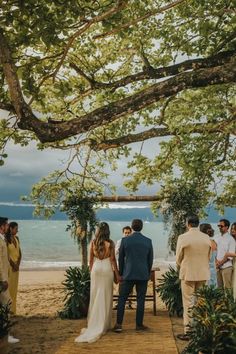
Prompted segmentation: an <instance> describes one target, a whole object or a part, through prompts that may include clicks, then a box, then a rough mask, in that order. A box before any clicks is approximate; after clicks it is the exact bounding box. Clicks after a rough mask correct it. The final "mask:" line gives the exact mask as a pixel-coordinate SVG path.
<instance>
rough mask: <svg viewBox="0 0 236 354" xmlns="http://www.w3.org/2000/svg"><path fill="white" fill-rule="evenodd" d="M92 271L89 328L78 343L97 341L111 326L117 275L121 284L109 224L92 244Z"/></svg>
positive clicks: (101, 227)
mask: <svg viewBox="0 0 236 354" xmlns="http://www.w3.org/2000/svg"><path fill="white" fill-rule="evenodd" d="M89 268H90V272H91V282H90V302H89V311H88V327H87V328H83V329H82V330H81V333H80V335H79V336H78V337H77V338H76V339H75V342H77V343H83V342H87V343H92V342H95V341H97V340H98V339H99V338H100V337H101V336H102V335H103V334H105V333H106V332H107V331H108V330H109V329H110V328H111V327H112V324H111V320H112V300H113V280H114V273H113V271H114V272H115V275H116V277H117V279H118V281H120V276H119V272H118V269H117V263H116V258H115V245H114V242H113V241H112V240H110V229H109V225H108V224H107V223H105V222H102V223H101V224H100V225H99V227H98V228H97V230H96V233H95V239H94V240H93V241H92V242H91V247H90V262H89Z"/></svg>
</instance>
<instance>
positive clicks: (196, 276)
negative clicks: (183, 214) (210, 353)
mask: <svg viewBox="0 0 236 354" xmlns="http://www.w3.org/2000/svg"><path fill="white" fill-rule="evenodd" d="M198 225H199V218H198V216H196V215H193V216H190V217H188V218H187V229H188V231H187V232H186V233H185V234H183V235H180V236H179V237H178V241H177V247H176V263H177V265H178V267H179V268H180V271H179V278H180V279H181V291H182V299H183V309H184V313H183V317H184V334H179V335H177V337H178V338H179V339H181V340H189V336H188V333H187V332H188V326H189V325H190V321H191V314H190V313H189V308H190V307H191V306H193V304H194V293H195V292H196V290H198V289H199V288H200V287H201V286H203V285H204V284H206V281H207V280H209V279H210V268H209V260H210V255H211V241H210V239H209V236H208V235H206V234H204V233H203V232H201V231H199V229H198Z"/></svg>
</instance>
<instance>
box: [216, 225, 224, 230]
mask: <svg viewBox="0 0 236 354" xmlns="http://www.w3.org/2000/svg"><path fill="white" fill-rule="evenodd" d="M217 226H218V227H219V228H220V229H222V228H223V227H225V225H217Z"/></svg>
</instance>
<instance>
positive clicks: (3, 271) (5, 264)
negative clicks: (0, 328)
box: [0, 216, 19, 344]
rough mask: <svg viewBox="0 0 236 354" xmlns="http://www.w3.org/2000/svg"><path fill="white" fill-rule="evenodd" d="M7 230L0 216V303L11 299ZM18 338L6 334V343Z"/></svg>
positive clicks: (14, 341) (15, 341)
mask: <svg viewBox="0 0 236 354" xmlns="http://www.w3.org/2000/svg"><path fill="white" fill-rule="evenodd" d="M7 231H8V218H3V217H1V216H0V285H1V287H0V304H1V305H6V304H7V303H8V302H9V301H11V297H10V293H9V290H8V268H9V261H8V254H7V245H6V241H5V234H6V232H7ZM18 342H19V339H17V338H14V337H13V336H10V335H8V343H11V344H14V343H18Z"/></svg>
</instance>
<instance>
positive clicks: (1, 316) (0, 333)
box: [0, 303, 12, 338]
mask: <svg viewBox="0 0 236 354" xmlns="http://www.w3.org/2000/svg"><path fill="white" fill-rule="evenodd" d="M11 327H12V323H11V320H10V303H8V304H6V305H3V304H0V338H3V337H5V336H7V335H8V333H9V330H10V328H11Z"/></svg>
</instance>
